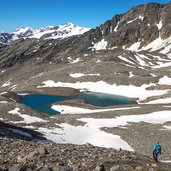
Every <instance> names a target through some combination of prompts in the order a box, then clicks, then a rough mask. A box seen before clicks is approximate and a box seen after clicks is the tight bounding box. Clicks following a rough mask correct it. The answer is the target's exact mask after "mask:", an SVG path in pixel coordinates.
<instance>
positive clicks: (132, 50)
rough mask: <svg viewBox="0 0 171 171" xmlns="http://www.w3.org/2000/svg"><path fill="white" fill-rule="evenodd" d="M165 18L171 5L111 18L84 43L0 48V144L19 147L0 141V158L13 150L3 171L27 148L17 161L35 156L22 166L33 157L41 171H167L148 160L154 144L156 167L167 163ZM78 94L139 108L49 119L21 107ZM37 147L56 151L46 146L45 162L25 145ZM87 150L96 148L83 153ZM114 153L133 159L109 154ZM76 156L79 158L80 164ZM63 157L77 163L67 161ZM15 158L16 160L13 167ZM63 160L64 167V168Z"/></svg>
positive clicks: (63, 108) (168, 32) (64, 110)
mask: <svg viewBox="0 0 171 171" xmlns="http://www.w3.org/2000/svg"><path fill="white" fill-rule="evenodd" d="M170 16H171V3H168V4H165V5H161V4H156V3H150V4H146V5H140V6H137V7H134V8H132V9H130V10H129V11H128V12H126V13H125V14H121V15H116V16H114V17H113V18H112V19H111V20H108V21H106V22H105V23H104V24H102V25H100V26H98V27H96V28H95V29H91V30H89V31H87V32H85V33H84V34H81V35H74V36H70V37H67V38H64V39H46V38H43V37H42V38H40V39H37V38H29V39H28V38H26V39H18V40H16V41H14V42H11V43H10V44H9V45H6V46H3V47H1V48H0V86H1V91H0V110H1V112H0V120H1V123H0V130H1V136H2V137H8V138H17V139H20V140H14V141H13V140H10V139H4V138H3V139H2V141H1V144H3V145H2V147H3V150H4V151H11V150H10V149H14V150H12V154H11V153H10V155H9V154H8V153H5V152H3V153H5V155H4V157H2V156H0V159H1V158H3V159H2V160H1V161H2V164H1V166H2V167H3V168H5V167H6V168H9V167H7V165H8V164H6V163H8V162H9V161H11V163H10V167H12V166H13V165H15V166H16V164H17V161H18V157H20V155H21V152H22V148H19V147H20V144H24V146H25V147H30V146H31V147H32V148H28V149H27V148H26V153H24V156H22V157H26V156H27V155H29V156H30V155H31V156H32V159H33V161H30V159H29V161H28V163H27V164H28V165H25V166H27V168H31V169H32V168H33V167H32V166H33V165H35V164H34V163H37V162H36V161H35V160H36V157H37V156H38V157H40V160H39V162H38V164H40V165H41V167H40V168H44V165H45V164H46V165H47V164H48V163H50V166H52V167H54V166H53V165H54V163H55V164H58V165H59V166H60V169H61V170H62V169H63V170H67V168H63V167H65V166H68V167H69V169H70V170H72V169H73V170H87V168H88V167H89V166H88V165H87V163H86V161H88V163H91V164H90V168H91V169H90V170H95V168H96V167H97V168H96V170H100V168H99V167H98V166H100V164H99V163H98V161H100V162H102V163H103V164H104V165H105V167H106V168H107V170H168V171H169V169H170V166H169V164H164V162H160V163H159V164H155V163H153V162H152V160H151V159H150V158H152V156H151V150H152V145H153V144H154V143H155V142H157V141H159V142H160V143H161V145H162V149H163V152H162V155H161V156H160V160H161V161H167V162H169V161H170V159H171V154H170V151H169V150H168V149H170V148H171V144H170V143H168V142H170V141H171V137H170V131H171V129H170V128H171V116H170V112H171V110H170V106H171V91H170V86H171V73H170V70H171V26H170V23H171V22H170V19H171V18H170ZM48 29H50V28H48ZM50 36H51V35H50ZM82 91H90V92H101V93H109V94H117V95H123V96H127V97H129V98H130V99H134V100H136V101H137V103H136V104H128V105H112V106H108V107H98V106H93V105H88V104H86V103H85V102H84V101H80V100H68V101H65V102H60V103H55V104H52V106H51V107H53V108H56V109H57V110H58V111H60V112H61V114H60V115H54V116H49V115H47V114H46V113H42V112H38V111H36V110H33V109H31V108H30V107H28V106H25V105H23V104H21V103H19V102H20V99H21V98H22V97H23V96H25V95H26V94H27V93H32V94H49V95H64V96H67V95H71V96H73V95H76V94H79V93H80V92H82ZM83 109H84V110H83ZM5 128H7V129H5ZM35 139H38V141H41V142H42V140H43V141H48V142H49V141H50V142H52V141H53V142H55V143H60V144H56V145H55V144H53V145H50V144H49V143H47V146H46V148H47V150H48V151H49V152H50V153H49V154H48V155H49V156H48V155H47V156H48V157H46V156H45V157H41V156H39V154H38V153H37V152H35V150H36V148H37V147H38V143H36V142H25V141H23V140H27V141H30V140H35ZM9 142H10V143H9ZM39 143H40V142H39ZM61 143H62V144H63V145H61ZM86 143H90V144H92V145H93V146H100V147H93V146H89V145H88V146H86V145H83V144H86ZM4 144H6V145H4ZM65 144H66V145H65ZM68 144H77V145H78V144H79V145H83V146H77V145H68ZM13 146H17V147H18V148H19V149H20V150H18V151H15V148H13ZM101 147H107V148H101ZM70 148H71V149H70ZM73 148H74V149H76V150H73ZM87 148H88V149H87ZM108 148H109V149H108ZM111 148H112V149H113V150H112V149H111ZM119 148H122V149H124V150H128V151H134V152H126V151H124V150H121V152H119V151H116V150H114V149H117V150H118V149H119ZM53 149H54V151H53ZM63 150H64V151H63ZM79 150H83V151H81V152H80V153H81V154H83V155H82V156H80V153H79ZM89 150H90V151H91V152H90V155H89V158H88V160H87V159H86V160H85V156H86V157H87V151H89ZM57 151H60V152H59V153H57ZM32 152H33V153H32ZM30 153H31V154H30ZM64 153H65V154H67V155H71V153H72V155H73V156H74V154H75V153H76V156H74V159H73V158H72V159H69V158H67V157H66V156H63V155H65V154H64ZM73 153H74V154H73ZM78 153H79V154H78ZM135 153H136V154H135ZM88 154H89V153H88ZM107 154H108V155H109V156H108V155H107ZM0 155H1V153H0ZM13 155H15V156H17V157H15V158H13V160H10V156H13ZM61 155H62V157H61ZM106 155H107V157H106ZM110 155H111V156H112V157H111V160H112V161H111V160H110ZM144 155H146V156H144ZM35 156H36V157H35ZM147 156H148V157H147ZM94 157H95V159H94ZM61 158H64V159H66V160H63V162H64V163H62V164H61V163H60V162H61V160H60V159H61ZM106 158H107V159H106ZM4 159H6V160H4ZM25 159H26V158H25ZM79 159H80V160H82V161H84V162H82V161H80V160H79ZM89 159H90V160H89ZM96 159H97V160H96ZM118 159H119V161H118ZM56 160H58V161H56ZM92 160H93V162H92ZM106 160H107V161H106ZM89 161H91V162H89ZM134 161H136V163H134ZM12 162H14V163H13V164H12ZM31 162H33V163H31ZM43 163H44V164H43ZM75 163H76V164H75ZM77 163H79V166H78V165H77ZM118 163H119V166H118ZM36 167H39V166H37V165H36ZM55 167H56V166H55ZM34 169H35V168H34ZM46 169H47V168H46ZM60 169H59V168H58V170H60ZM54 170H55V169H54ZM56 170H57V169H56Z"/></svg>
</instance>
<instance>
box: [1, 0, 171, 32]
mask: <svg viewBox="0 0 171 171" xmlns="http://www.w3.org/2000/svg"><path fill="white" fill-rule="evenodd" d="M149 2H158V3H162V4H163V3H168V2H170V0H153V1H152V0H0V31H7V32H9V31H14V30H15V29H16V28H18V27H22V26H28V27H33V28H41V27H44V26H48V25H53V26H56V25H59V24H63V23H65V22H72V23H74V24H75V25H79V26H83V27H91V28H92V27H96V26H98V25H100V24H102V23H104V22H105V21H106V20H108V19H111V18H112V17H113V16H114V15H116V14H120V13H124V12H126V11H127V10H128V9H130V8H132V7H133V6H136V5H139V4H144V3H149Z"/></svg>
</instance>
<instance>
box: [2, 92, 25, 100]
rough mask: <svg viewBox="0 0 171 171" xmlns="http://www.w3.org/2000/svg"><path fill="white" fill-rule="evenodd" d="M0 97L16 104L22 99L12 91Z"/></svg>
mask: <svg viewBox="0 0 171 171" xmlns="http://www.w3.org/2000/svg"><path fill="white" fill-rule="evenodd" d="M2 96H3V97H5V98H7V99H9V100H12V101H16V102H19V101H20V100H21V99H22V96H20V95H18V94H17V93H15V92H13V91H8V92H5V93H2Z"/></svg>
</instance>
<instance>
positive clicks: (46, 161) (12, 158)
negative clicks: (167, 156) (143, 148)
mask: <svg viewBox="0 0 171 171" xmlns="http://www.w3.org/2000/svg"><path fill="white" fill-rule="evenodd" d="M0 149H1V150H0V168H1V169H0V170H3V171H5V170H9V171H24V170H27V171H30V170H39V171H50V170H52V171H77V170H79V171H84V170H85V171H119V170H120V171H147V170H148V171H169V170H170V168H171V165H170V166H169V164H166V163H161V162H159V163H155V162H154V161H153V160H152V159H151V158H148V157H147V156H143V155H141V154H138V153H133V152H128V151H123V150H120V151H117V150H114V149H108V148H100V147H94V146H92V145H90V144H86V145H82V146H79V145H71V144H41V143H38V142H33V141H32V142H28V141H23V140H16V139H1V140H0Z"/></svg>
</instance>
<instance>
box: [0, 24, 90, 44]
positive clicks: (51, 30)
mask: <svg viewBox="0 0 171 171" xmlns="http://www.w3.org/2000/svg"><path fill="white" fill-rule="evenodd" d="M88 30H90V28H84V27H80V26H76V25H74V24H73V23H65V24H62V25H59V26H47V27H44V28H40V29H34V28H30V27H21V28H18V29H16V31H14V32H11V33H5V32H3V33H2V32H1V33H0V44H2V45H3V44H8V43H10V42H12V41H14V40H18V39H20V38H22V39H26V38H37V39H40V38H43V39H58V38H62V39H63V38H66V37H70V36H74V35H79V34H83V33H84V32H86V31H88Z"/></svg>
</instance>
